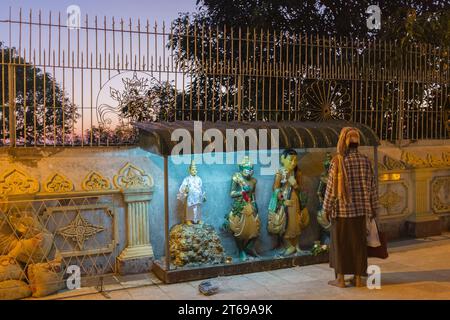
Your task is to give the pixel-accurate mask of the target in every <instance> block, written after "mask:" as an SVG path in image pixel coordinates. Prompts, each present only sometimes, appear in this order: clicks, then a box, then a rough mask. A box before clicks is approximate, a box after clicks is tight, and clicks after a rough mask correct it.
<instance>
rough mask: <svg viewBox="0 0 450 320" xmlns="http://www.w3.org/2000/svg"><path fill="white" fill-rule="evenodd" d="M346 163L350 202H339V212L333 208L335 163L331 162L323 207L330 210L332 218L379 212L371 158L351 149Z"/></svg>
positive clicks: (346, 157)
mask: <svg viewBox="0 0 450 320" xmlns="http://www.w3.org/2000/svg"><path fill="white" fill-rule="evenodd" d="M344 165H345V169H346V171H347V177H348V180H349V192H350V202H349V203H347V205H345V204H344V203H341V202H339V206H338V207H339V208H338V209H337V212H334V211H335V210H333V187H334V186H333V180H334V179H333V177H334V175H335V171H336V170H335V168H334V165H333V164H331V167H330V173H329V177H328V184H327V189H326V192H325V199H324V203H323V209H324V211H325V212H330V216H331V218H336V217H340V218H352V217H360V216H364V215H370V214H374V215H376V214H377V210H378V190H377V186H376V183H375V177H374V173H373V169H372V164H371V163H370V160H369V159H368V158H367V157H366V156H365V155H363V154H361V153H359V152H358V151H357V150H350V151H349V153H348V154H347V155H346V156H345V158H344Z"/></svg>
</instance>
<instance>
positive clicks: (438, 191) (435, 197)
mask: <svg viewBox="0 0 450 320" xmlns="http://www.w3.org/2000/svg"><path fill="white" fill-rule="evenodd" d="M431 208H432V209H433V212H434V213H448V212H450V176H445V177H435V178H434V179H433V181H432V182H431Z"/></svg>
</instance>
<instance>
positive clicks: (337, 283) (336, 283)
mask: <svg viewBox="0 0 450 320" xmlns="http://www.w3.org/2000/svg"><path fill="white" fill-rule="evenodd" d="M328 284H329V285H330V286H335V287H338V288H345V282H344V281H342V280H339V279H336V280H331V281H328Z"/></svg>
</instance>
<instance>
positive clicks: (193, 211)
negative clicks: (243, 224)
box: [177, 161, 206, 224]
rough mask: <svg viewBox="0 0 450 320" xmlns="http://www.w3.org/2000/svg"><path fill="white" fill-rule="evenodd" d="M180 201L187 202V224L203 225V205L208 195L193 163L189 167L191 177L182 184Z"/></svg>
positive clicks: (185, 220) (178, 196)
mask: <svg viewBox="0 0 450 320" xmlns="http://www.w3.org/2000/svg"><path fill="white" fill-rule="evenodd" d="M177 198H178V200H180V201H183V202H185V217H184V222H185V223H186V224H192V223H202V221H201V219H202V210H201V205H202V203H203V202H205V201H206V194H205V192H203V188H202V179H201V178H200V177H199V176H198V175H197V166H196V165H195V162H194V161H192V162H191V165H190V166H189V176H187V177H186V178H184V180H183V182H182V183H181V186H180V189H179V192H178V195H177Z"/></svg>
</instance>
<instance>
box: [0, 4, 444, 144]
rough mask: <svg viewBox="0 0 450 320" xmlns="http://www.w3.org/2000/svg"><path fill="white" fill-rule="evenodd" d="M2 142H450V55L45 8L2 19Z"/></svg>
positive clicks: (418, 47)
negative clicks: (294, 135) (163, 131)
mask: <svg viewBox="0 0 450 320" xmlns="http://www.w3.org/2000/svg"><path fill="white" fill-rule="evenodd" d="M0 34H1V35H2V37H5V38H7V39H2V40H0V41H2V42H3V43H2V46H1V49H0V55H1V56H0V80H1V91H0V95H1V96H0V104H1V109H0V143H1V144H2V145H4V146H20V145H23V146H26V145H33V146H41V145H43V146H45V145H65V146H71V145H72V146H73V145H82V146H83V145H111V144H123V143H133V142H134V139H135V132H134V131H133V129H132V127H131V123H132V122H134V121H176V120H210V121H253V120H263V121H283V120H312V121H326V120H327V119H330V118H339V119H347V120H351V121H354V122H359V123H363V124H366V125H368V126H370V127H371V128H373V130H374V131H375V132H376V133H377V134H378V135H379V137H380V138H381V139H383V140H391V141H394V140H402V139H446V138H448V137H449V129H448V121H449V113H448V110H449V108H450V107H449V105H450V98H449V83H450V77H449V64H450V55H449V48H442V47H433V46H431V45H428V44H409V45H403V44H401V43H397V42H386V41H378V40H376V39H375V40H372V41H368V40H365V39H348V38H344V37H342V38H333V37H324V36H318V35H306V34H288V33H285V32H277V31H270V30H252V29H248V28H247V29H240V28H238V29H234V28H230V27H227V26H224V27H223V28H209V27H205V26H201V25H196V24H192V25H191V24H190V23H189V21H176V22H173V23H171V24H170V25H166V24H164V23H163V24H162V25H158V24H156V23H155V24H150V22H149V21H148V20H147V21H145V22H141V21H140V20H137V21H133V20H132V19H129V20H127V21H125V20H123V19H120V20H116V19H114V18H112V19H107V18H106V17H104V18H102V19H99V18H98V17H94V18H89V17H88V16H87V15H86V16H85V17H83V23H82V24H81V25H80V26H79V28H76V29H71V28H69V27H67V25H66V16H65V15H61V14H58V15H57V16H56V17H55V16H54V15H52V13H51V12H50V13H49V14H48V16H47V15H46V16H45V17H44V15H43V14H42V13H41V12H40V11H39V12H38V13H37V14H35V13H33V12H31V11H30V12H29V13H28V14H27V15H26V16H25V15H24V14H23V13H22V10H20V11H19V12H18V14H17V17H13V14H12V13H11V11H10V14H9V17H8V18H7V19H5V20H1V21H0Z"/></svg>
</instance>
